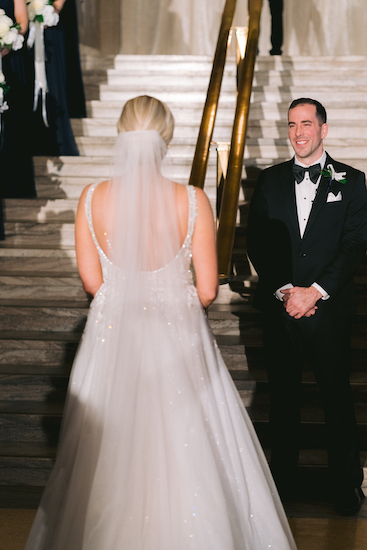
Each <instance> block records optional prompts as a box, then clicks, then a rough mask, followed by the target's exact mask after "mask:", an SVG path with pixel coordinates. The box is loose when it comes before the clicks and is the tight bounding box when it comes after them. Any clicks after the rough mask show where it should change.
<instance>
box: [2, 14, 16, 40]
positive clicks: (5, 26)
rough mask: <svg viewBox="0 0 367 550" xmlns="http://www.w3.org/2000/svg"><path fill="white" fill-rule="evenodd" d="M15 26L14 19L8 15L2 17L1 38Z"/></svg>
mask: <svg viewBox="0 0 367 550" xmlns="http://www.w3.org/2000/svg"><path fill="white" fill-rule="evenodd" d="M12 25H13V21H12V19H10V17H8V16H7V15H1V16H0V37H3V36H5V35H6V34H7V33H8V32H9V29H10V27H11V26H12Z"/></svg>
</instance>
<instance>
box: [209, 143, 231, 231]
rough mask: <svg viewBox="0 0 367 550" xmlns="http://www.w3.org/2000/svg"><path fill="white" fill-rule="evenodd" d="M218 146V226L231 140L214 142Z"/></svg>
mask: <svg viewBox="0 0 367 550" xmlns="http://www.w3.org/2000/svg"><path fill="white" fill-rule="evenodd" d="M212 145H216V148H217V228H218V223H219V211H220V205H221V202H222V195H223V187H224V182H225V181H226V177H227V170H228V159H229V151H230V148H231V144H230V143H229V142H224V141H218V142H213V143H212Z"/></svg>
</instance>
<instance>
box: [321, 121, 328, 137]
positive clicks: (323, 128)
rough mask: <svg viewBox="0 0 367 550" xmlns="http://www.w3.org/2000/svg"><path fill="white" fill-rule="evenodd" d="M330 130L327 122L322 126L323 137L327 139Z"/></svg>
mask: <svg viewBox="0 0 367 550" xmlns="http://www.w3.org/2000/svg"><path fill="white" fill-rule="evenodd" d="M328 131H329V127H328V125H327V124H326V122H325V123H324V124H323V125H322V127H321V139H325V138H326V136H327V133H328Z"/></svg>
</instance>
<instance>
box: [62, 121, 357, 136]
mask: <svg viewBox="0 0 367 550" xmlns="http://www.w3.org/2000/svg"><path fill="white" fill-rule="evenodd" d="M198 124H199V123H198V121H197V120H182V121H180V122H179V124H178V123H177V121H176V125H175V136H176V137H175V139H176V138H177V139H182V138H192V139H195V141H196V139H197V136H198ZM232 124H233V117H232V119H230V118H229V117H228V121H225V120H219V121H216V124H215V130H214V136H213V141H224V140H223V139H222V137H225V135H226V134H228V129H229V128H232ZM72 128H73V132H74V135H75V136H77V137H78V136H85V137H116V135H117V129H116V120H115V119H114V118H106V119H103V120H100V119H94V118H84V119H73V120H72ZM259 138H265V139H279V138H280V139H287V138H288V127H287V122H286V120H284V121H275V120H249V123H248V128H247V139H259ZM328 138H331V139H338V138H339V139H367V121H363V120H361V121H359V120H358V121H353V122H352V123H350V122H349V121H348V120H341V121H338V120H335V121H333V122H332V123H331V124H330V125H329V133H328ZM228 141H229V140H228Z"/></svg>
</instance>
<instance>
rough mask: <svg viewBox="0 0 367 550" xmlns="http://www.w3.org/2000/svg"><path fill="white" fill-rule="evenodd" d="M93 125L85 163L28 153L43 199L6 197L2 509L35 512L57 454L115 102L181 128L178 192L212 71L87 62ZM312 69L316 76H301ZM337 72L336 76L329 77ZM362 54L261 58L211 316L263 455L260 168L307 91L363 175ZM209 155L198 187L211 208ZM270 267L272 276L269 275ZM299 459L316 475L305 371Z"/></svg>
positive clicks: (133, 60)
mask: <svg viewBox="0 0 367 550" xmlns="http://www.w3.org/2000/svg"><path fill="white" fill-rule="evenodd" d="M84 65H85V68H84V81H85V88H86V95H87V99H88V102H87V109H88V118H87V119H83V120H73V121H72V123H73V130H74V133H75V136H76V140H77V143H78V147H79V149H80V153H81V156H80V157H58V158H46V157H36V158H35V159H34V161H35V172H36V179H37V193H38V198H37V199H23V200H15V199H8V200H5V201H4V202H5V214H6V234H7V238H6V240H5V241H4V242H3V243H1V244H0V281H1V283H2V284H1V286H0V348H1V354H0V388H1V393H0V506H3V505H4V506H23V507H27V506H30V507H32V506H34V505H35V504H36V503H37V502H38V500H39V496H40V493H41V492H42V489H43V486H44V484H45V482H46V480H47V477H48V475H49V472H50V469H51V467H52V464H53V459H54V456H55V449H56V443H57V437H58V432H59V428H60V423H61V416H62V409H63V403H64V398H65V391H66V387H67V382H68V376H69V372H70V368H71V365H72V361H73V357H74V354H75V351H76V348H77V345H78V342H79V339H80V336H81V333H82V330H83V327H84V324H85V320H86V316H87V312H88V306H89V299H88V297H87V296H86V294H85V293H84V291H83V289H82V286H81V283H80V280H79V277H78V274H77V269H76V261H75V251H74V236H73V230H74V225H73V224H74V216H75V210H76V205H77V201H78V198H79V196H80V193H81V191H82V189H83V187H84V186H85V185H87V184H88V183H91V182H99V181H102V180H104V179H107V178H108V176H109V162H110V157H111V150H112V144H113V141H114V137H115V136H116V121H117V119H118V116H119V115H120V111H121V107H122V105H123V103H124V102H125V101H126V100H127V99H129V98H131V97H134V96H136V95H138V94H143V93H148V94H151V95H154V96H156V97H158V98H160V99H162V100H164V101H166V102H167V103H168V105H169V106H170V108H171V109H172V112H173V114H174V116H175V119H176V131H175V137H174V139H173V141H172V146H171V147H170V149H169V153H168V155H167V158H166V160H165V165H164V170H165V173H166V175H167V176H168V177H171V178H172V179H175V180H176V181H179V182H182V183H186V182H187V180H188V177H189V173H190V168H191V161H192V157H193V152H194V147H195V142H196V137H197V133H198V126H199V123H200V118H201V113H202V107H203V103H204V100H205V94H206V88H207V84H208V80H209V75H210V70H211V60H210V59H208V58H207V57H182V56H169V57H166V56H117V57H116V58H115V59H112V58H107V59H102V58H101V59H100V60H96V59H94V60H93V59H86V60H84ZM310 68H312V76H310V72H309V69H310ZM235 74H236V71H235V66H234V61H233V60H232V59H230V60H229V63H228V65H227V68H226V72H225V80H224V82H223V87H222V95H221V100H220V107H219V112H218V117H217V122H216V130H215V135H214V141H221V142H223V141H224V142H226V141H229V140H230V135H231V126H232V122H233V115H234V109H235ZM331 74H332V79H331V77H330V75H331ZM366 80H367V60H366V58H349V59H343V58H333V59H331V58H326V59H325V58H301V57H300V58H274V57H273V58H270V57H269V58H268V57H263V58H259V59H258V61H257V66H256V76H255V82H254V88H253V98H252V106H251V112H250V121H249V131H248V139H247V145H246V151H245V161H244V165H245V170H244V180H243V193H242V200H241V203H240V224H239V226H238V228H237V237H236V244H235V250H234V256H233V258H234V277H233V279H232V281H231V284H230V285H225V286H224V287H222V288H221V291H220V295H219V298H218V300H217V301H216V303H215V304H214V305H213V306H212V307H211V309H210V312H209V319H210V322H211V325H212V327H213V330H214V332H215V334H216V336H217V338H218V343H219V345H220V347H221V350H222V353H223V356H224V358H225V361H226V364H227V366H228V368H229V370H230V372H231V375H232V376H233V378H234V380H235V382H236V385H237V387H238V389H239V391H240V393H241V395H242V397H243V400H244V402H245V404H246V406H247V407H248V410H249V413H250V415H251V418H252V419H253V421H254V424H255V427H256V429H257V431H258V434H259V436H260V438H261V440H262V443H263V445H264V447H265V449H266V448H267V443H268V428H267V409H268V392H267V381H266V375H265V372H264V369H263V365H262V358H261V331H260V326H259V314H258V313H257V312H256V311H254V310H252V309H251V306H250V302H251V297H252V293H253V289H254V285H255V284H256V277H254V276H253V275H251V272H250V269H249V265H248V262H247V260H246V255H245V250H246V217H247V210H248V204H249V201H250V198H251V193H252V189H253V186H254V183H255V181H256V178H257V175H258V173H259V170H261V169H262V168H263V167H265V166H268V165H269V164H273V163H275V162H281V161H282V160H284V159H286V158H289V157H290V155H291V150H290V147H289V144H288V141H287V124H286V113H287V107H288V104H289V101H290V100H291V99H293V98H295V97H299V96H301V95H302V96H304V95H306V96H307V95H310V96H312V97H316V98H318V99H320V100H321V101H324V103H325V106H326V108H327V110H328V114H329V122H330V134H329V137H328V140H327V142H326V148H327V150H328V152H329V153H330V154H331V155H332V156H333V155H334V156H335V157H336V158H338V159H340V160H344V161H345V162H349V163H350V164H353V165H354V166H356V167H359V168H361V169H363V170H367V155H366V152H367V149H366V146H367V99H365V97H364V96H365V94H364V92H363V89H364V87H365V81H366ZM215 179H216V154H215V148H214V147H213V148H212V151H211V155H210V160H209V167H208V175H207V180H206V190H207V193H208V195H209V197H210V199H211V201H212V203H213V206H214V203H215V197H216V188H215ZM275 268H276V266H275ZM366 284H367V279H366V267H363V268H361V270H360V273H359V275H358V289H359V293H360V309H359V315H358V317H357V318H356V323H355V333H354V357H355V367H354V370H353V374H352V381H353V390H354V394H355V397H356V409H357V416H358V420H359V427H360V432H361V437H362V444H363V445H362V448H363V453H364V455H363V456H366V457H367V440H366V436H367V409H366V406H365V402H366V399H365V394H366V388H367V379H366V377H365V374H364V368H363V367H364V363H365V360H366V357H367V355H366V354H367V351H366V347H367V346H366V343H365V342H366V338H365V336H366V331H367V328H366V325H365V321H366V314H367V302H366ZM304 385H305V392H304V399H305V403H304V417H303V430H304V431H303V438H304V450H303V452H302V455H301V463H302V464H304V465H305V466H307V467H308V466H310V465H317V466H320V465H321V466H323V465H325V462H326V457H325V452H324V450H323V449H324V447H323V420H322V411H321V405H320V402H319V400H318V397H317V392H316V388H315V384H314V382H313V379H312V375H311V373H310V372H309V371H308V370H306V371H305V374H304Z"/></svg>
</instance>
